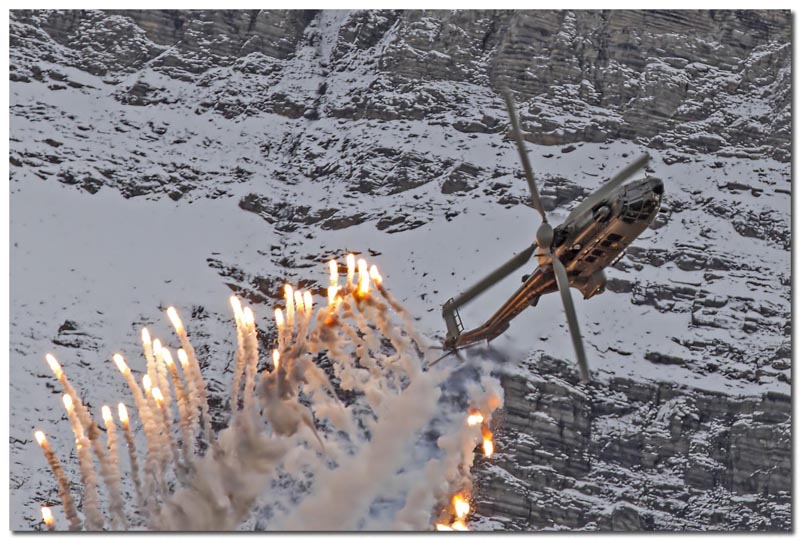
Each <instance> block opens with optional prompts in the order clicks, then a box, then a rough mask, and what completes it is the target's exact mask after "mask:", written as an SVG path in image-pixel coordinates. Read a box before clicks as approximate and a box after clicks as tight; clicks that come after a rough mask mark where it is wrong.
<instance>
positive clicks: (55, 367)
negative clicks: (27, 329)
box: [45, 353, 64, 379]
mask: <svg viewBox="0 0 800 540" xmlns="http://www.w3.org/2000/svg"><path fill="white" fill-rule="evenodd" d="M45 359H46V360H47V364H48V365H49V366H50V369H51V370H52V371H53V373H54V374H55V376H56V379H60V378H61V376H62V375H63V374H64V371H63V370H62V369H61V364H59V363H58V360H56V357H55V356H53V355H52V354H50V353H47V354H46V355H45Z"/></svg>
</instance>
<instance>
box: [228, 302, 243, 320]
mask: <svg viewBox="0 0 800 540" xmlns="http://www.w3.org/2000/svg"><path fill="white" fill-rule="evenodd" d="M231 307H232V308H233V316H234V317H235V318H236V322H239V323H240V322H241V320H242V317H243V313H242V301H241V300H239V297H238V296H231Z"/></svg>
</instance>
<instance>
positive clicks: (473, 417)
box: [467, 411, 483, 426]
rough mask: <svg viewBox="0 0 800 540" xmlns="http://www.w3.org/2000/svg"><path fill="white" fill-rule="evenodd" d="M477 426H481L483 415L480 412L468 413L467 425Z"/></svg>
mask: <svg viewBox="0 0 800 540" xmlns="http://www.w3.org/2000/svg"><path fill="white" fill-rule="evenodd" d="M479 424H483V415H482V414H481V413H480V411H473V412H470V413H469V416H467V425H468V426H477V425H479Z"/></svg>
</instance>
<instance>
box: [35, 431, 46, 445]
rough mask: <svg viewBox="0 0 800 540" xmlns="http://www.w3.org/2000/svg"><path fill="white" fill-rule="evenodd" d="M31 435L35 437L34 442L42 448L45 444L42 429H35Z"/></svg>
mask: <svg viewBox="0 0 800 540" xmlns="http://www.w3.org/2000/svg"><path fill="white" fill-rule="evenodd" d="M33 436H34V437H35V438H36V443H37V444H38V445H39V446H41V447H42V448H44V445H46V444H47V437H45V435H44V431H37V432H36V433H34V434H33Z"/></svg>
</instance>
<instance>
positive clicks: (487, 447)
mask: <svg viewBox="0 0 800 540" xmlns="http://www.w3.org/2000/svg"><path fill="white" fill-rule="evenodd" d="M481 432H482V434H483V455H484V456H486V457H492V454H494V441H493V439H492V432H491V431H489V428H487V427H486V426H483V427H482V429H481Z"/></svg>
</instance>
